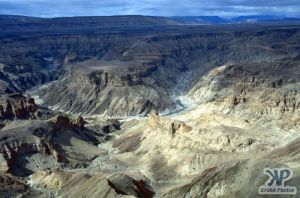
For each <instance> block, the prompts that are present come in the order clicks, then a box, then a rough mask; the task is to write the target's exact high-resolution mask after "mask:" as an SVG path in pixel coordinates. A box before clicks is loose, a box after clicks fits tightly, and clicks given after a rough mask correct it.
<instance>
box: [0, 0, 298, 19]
mask: <svg viewBox="0 0 300 198" xmlns="http://www.w3.org/2000/svg"><path fill="white" fill-rule="evenodd" d="M299 13H300V1H299V0H176V1H174V0H0V14H16V15H31V16H48V17H56V16H88V15H89V16H91V15H101V16H102V15H103V16H104V15H125V14H126V15H129V14H139V15H158V16H178V15H197V16H199V15H221V16H239V15H280V16H289V17H299V16H300V14H299Z"/></svg>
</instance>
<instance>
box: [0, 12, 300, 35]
mask: <svg viewBox="0 0 300 198" xmlns="http://www.w3.org/2000/svg"><path fill="white" fill-rule="evenodd" d="M274 22H275V23H296V24H299V23H300V18H284V17H277V16H267V15H258V16H255V15H254V16H239V17H235V18H222V17H219V16H173V17H158V16H141V15H124V16H77V17H59V18H40V17H28V16H17V15H0V31H2V32H7V31H35V30H38V31H40V30H44V31H50V30H56V29H59V30H67V29H80V30H82V29H97V28H102V29H103V28H121V27H123V28H126V27H150V26H151V27H153V26H176V25H214V24H237V23H274Z"/></svg>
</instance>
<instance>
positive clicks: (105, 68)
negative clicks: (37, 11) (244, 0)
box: [0, 16, 300, 198]
mask: <svg viewBox="0 0 300 198" xmlns="http://www.w3.org/2000/svg"><path fill="white" fill-rule="evenodd" d="M0 26H1V27H0V29H1V31H0V52H1V53H0V164H1V167H0V180H1V181H2V182H1V185H0V194H1V196H2V195H3V197H17V196H23V197H210V198H215V197H230V198H232V197H241V195H242V196H243V197H260V196H261V195H259V194H258V189H259V186H261V185H263V184H264V183H265V182H266V181H267V179H268V177H267V176H266V175H264V172H263V171H264V168H266V167H269V168H281V167H289V168H290V169H292V170H293V177H292V178H291V179H290V180H289V181H288V185H289V186H295V187H296V188H297V189H298V190H300V183H299V175H300V166H299V151H300V150H299V142H300V139H299V129H300V95H299V93H300V23H299V22H297V21H293V22H291V21H276V22H258V23H231V24H213V25H211V24H210V25H203V24H201V25H200V24H189V23H187V21H186V19H184V21H183V19H180V20H179V19H174V18H167V17H145V16H114V17H70V18H54V19H46V18H34V17H21V16H20V17H13V16H0ZM292 196H293V195H292ZM278 197H284V195H282V196H281V195H279V196H278ZM295 197H296V195H295Z"/></svg>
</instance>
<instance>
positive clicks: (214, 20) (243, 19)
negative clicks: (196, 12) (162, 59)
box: [171, 15, 300, 25]
mask: <svg viewBox="0 0 300 198" xmlns="http://www.w3.org/2000/svg"><path fill="white" fill-rule="evenodd" d="M171 18H172V19H173V20H175V21H177V22H179V23H183V24H194V25H207V24H227V23H257V22H276V21H297V22H300V18H287V17H278V16H270V15H251V16H239V17H234V18H222V17H219V16H174V17H171Z"/></svg>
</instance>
